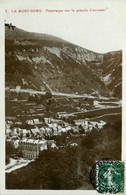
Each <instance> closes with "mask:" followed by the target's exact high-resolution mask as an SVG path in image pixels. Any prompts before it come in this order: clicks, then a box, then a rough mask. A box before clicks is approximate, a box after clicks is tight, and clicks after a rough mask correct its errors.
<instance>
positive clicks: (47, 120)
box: [44, 118, 52, 124]
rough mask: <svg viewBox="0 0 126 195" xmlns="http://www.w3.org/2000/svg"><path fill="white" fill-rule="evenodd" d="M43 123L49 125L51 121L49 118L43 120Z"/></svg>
mask: <svg viewBox="0 0 126 195" xmlns="http://www.w3.org/2000/svg"><path fill="white" fill-rule="evenodd" d="M44 121H45V123H46V124H49V123H51V121H52V119H51V118H44Z"/></svg>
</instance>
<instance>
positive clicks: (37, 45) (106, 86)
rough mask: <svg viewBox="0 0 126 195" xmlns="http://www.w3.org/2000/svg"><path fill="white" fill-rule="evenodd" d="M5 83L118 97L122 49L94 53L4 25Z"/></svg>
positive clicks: (55, 90)
mask: <svg viewBox="0 0 126 195" xmlns="http://www.w3.org/2000/svg"><path fill="white" fill-rule="evenodd" d="M5 53H6V55H5V62H6V63H5V64H6V65H5V81H6V87H8V88H11V89H15V88H16V87H17V86H18V88H21V89H33V90H38V91H46V90H47V89H49V90H51V91H53V92H62V93H70V94H73V93H76V94H90V95H94V96H106V97H118V98H121V83H122V78H121V77H122V66H121V58H122V52H121V51H117V52H109V53H107V54H98V53H95V52H92V51H89V50H87V49H84V48H82V47H79V46H77V45H74V44H71V43H69V42H66V41H65V40H62V39H60V38H57V37H55V36H51V35H46V34H38V33H31V32H27V31H24V30H21V29H19V28H15V30H12V29H9V28H8V27H6V29H5Z"/></svg>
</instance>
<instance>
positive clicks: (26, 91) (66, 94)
mask: <svg viewBox="0 0 126 195" xmlns="http://www.w3.org/2000/svg"><path fill="white" fill-rule="evenodd" d="M48 88H49V87H48ZM5 90H6V91H12V92H17V93H29V94H42V95H45V94H46V92H43V91H37V90H32V89H19V90H18V89H9V88H8V87H6V88H5ZM50 92H51V93H52V95H53V96H63V97H69V98H89V99H96V98H97V97H95V96H92V95H88V94H83V95H79V94H74V93H73V94H69V93H62V92H54V91H52V90H50ZM97 99H101V100H110V99H116V98H107V97H99V98H97Z"/></svg>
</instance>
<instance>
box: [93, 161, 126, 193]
mask: <svg viewBox="0 0 126 195" xmlns="http://www.w3.org/2000/svg"><path fill="white" fill-rule="evenodd" d="M90 179H91V183H92V185H93V187H94V188H95V189H96V190H97V191H98V192H99V193H111V194H115V193H124V162H121V161H97V162H96V164H95V165H94V166H93V167H92V170H91V173H90Z"/></svg>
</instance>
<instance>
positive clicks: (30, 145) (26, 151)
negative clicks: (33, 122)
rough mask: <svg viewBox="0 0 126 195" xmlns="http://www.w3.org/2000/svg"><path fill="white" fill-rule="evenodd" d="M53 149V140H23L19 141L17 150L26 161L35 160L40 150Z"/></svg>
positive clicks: (54, 145)
mask: <svg viewBox="0 0 126 195" xmlns="http://www.w3.org/2000/svg"><path fill="white" fill-rule="evenodd" d="M55 147H56V144H55V142H54V140H45V139H42V140H34V139H26V138H25V139H23V140H21V141H19V149H20V151H21V152H22V155H23V158H26V159H36V158H37V157H38V156H39V154H40V152H41V151H42V150H47V149H48V148H55Z"/></svg>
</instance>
